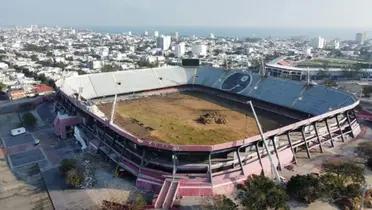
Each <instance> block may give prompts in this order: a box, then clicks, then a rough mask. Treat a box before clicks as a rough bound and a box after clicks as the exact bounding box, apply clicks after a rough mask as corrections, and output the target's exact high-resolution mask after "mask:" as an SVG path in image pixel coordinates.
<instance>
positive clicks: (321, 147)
mask: <svg viewBox="0 0 372 210" xmlns="http://www.w3.org/2000/svg"><path fill="white" fill-rule="evenodd" d="M313 126H314V130H315V135H316V138H317V139H318V143H319V149H320V152H321V153H323V146H322V142H321V140H320V137H319V132H318V127H316V122H314V124H313Z"/></svg>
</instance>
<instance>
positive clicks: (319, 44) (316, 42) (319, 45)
mask: <svg viewBox="0 0 372 210" xmlns="http://www.w3.org/2000/svg"><path fill="white" fill-rule="evenodd" d="M312 45H313V47H314V48H316V49H323V48H324V46H325V39H324V38H323V37H321V36H318V37H317V38H315V39H313V41H312Z"/></svg>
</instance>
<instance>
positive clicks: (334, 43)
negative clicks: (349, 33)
mask: <svg viewBox="0 0 372 210" xmlns="http://www.w3.org/2000/svg"><path fill="white" fill-rule="evenodd" d="M333 49H335V50H338V49H340V41H338V40H334V41H333Z"/></svg>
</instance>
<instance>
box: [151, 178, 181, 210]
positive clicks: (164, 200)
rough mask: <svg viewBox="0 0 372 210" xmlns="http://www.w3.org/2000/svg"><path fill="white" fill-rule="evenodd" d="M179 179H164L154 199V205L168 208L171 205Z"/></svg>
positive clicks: (175, 195) (176, 191)
mask: <svg viewBox="0 0 372 210" xmlns="http://www.w3.org/2000/svg"><path fill="white" fill-rule="evenodd" d="M179 185H180V183H179V180H175V179H165V180H164V182H163V185H162V187H161V190H160V192H159V195H158V197H157V198H156V200H155V204H154V207H155V208H162V209H169V208H171V207H172V206H173V203H174V200H175V199H176V197H177V193H178V189H179Z"/></svg>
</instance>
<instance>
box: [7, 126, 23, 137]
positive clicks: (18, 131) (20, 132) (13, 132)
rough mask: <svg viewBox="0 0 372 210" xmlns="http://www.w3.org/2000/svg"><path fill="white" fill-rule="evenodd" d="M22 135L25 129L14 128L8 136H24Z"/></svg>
mask: <svg viewBox="0 0 372 210" xmlns="http://www.w3.org/2000/svg"><path fill="white" fill-rule="evenodd" d="M24 133H26V129H25V128H24V127H20V128H15V129H12V130H10V134H11V135H12V136H18V135H21V134H24Z"/></svg>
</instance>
